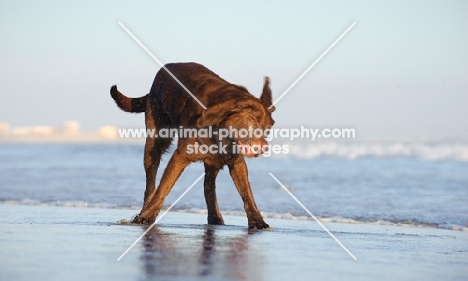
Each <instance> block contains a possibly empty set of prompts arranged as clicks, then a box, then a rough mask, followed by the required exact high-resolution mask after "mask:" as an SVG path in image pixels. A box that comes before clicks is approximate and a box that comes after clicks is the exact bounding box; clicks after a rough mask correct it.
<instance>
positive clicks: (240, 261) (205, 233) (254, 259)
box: [141, 225, 261, 280]
mask: <svg viewBox="0 0 468 281" xmlns="http://www.w3.org/2000/svg"><path fill="white" fill-rule="evenodd" d="M163 229H164V230H163ZM217 232H218V233H217ZM236 232H237V231H236ZM229 233H232V232H229V231H226V230H225V229H219V227H216V226H211V225H206V226H204V227H203V228H198V229H183V228H182V229H181V228H177V229H174V231H171V230H170V228H166V227H158V226H155V227H153V228H152V229H151V230H150V231H149V232H148V233H147V234H146V235H145V237H144V239H143V243H144V251H143V252H142V257H141V258H142V260H143V262H144V267H145V272H146V275H147V277H159V278H161V277H167V278H171V277H196V276H198V277H219V278H221V277H224V278H226V277H227V278H230V279H238V280H244V279H261V278H260V277H261V276H260V274H261V268H260V267H259V265H260V264H261V261H260V260H259V259H261V256H260V255H259V254H258V253H257V252H256V251H253V250H252V249H251V250H249V243H248V242H249V241H248V240H249V236H250V235H251V234H249V233H247V232H243V233H242V234H237V235H232V234H231V235H230V234H229Z"/></svg>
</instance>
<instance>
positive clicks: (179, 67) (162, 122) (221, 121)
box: [111, 63, 274, 229]
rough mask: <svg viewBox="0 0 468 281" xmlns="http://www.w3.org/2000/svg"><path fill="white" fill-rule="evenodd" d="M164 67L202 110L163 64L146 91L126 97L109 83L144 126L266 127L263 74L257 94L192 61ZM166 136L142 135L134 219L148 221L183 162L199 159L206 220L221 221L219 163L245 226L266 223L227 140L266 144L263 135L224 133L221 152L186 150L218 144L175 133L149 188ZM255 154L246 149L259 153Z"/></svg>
mask: <svg viewBox="0 0 468 281" xmlns="http://www.w3.org/2000/svg"><path fill="white" fill-rule="evenodd" d="M166 68H167V69H168V70H169V71H170V72H171V73H173V74H174V76H175V77H177V78H178V79H179V81H181V83H182V84H184V85H185V87H187V88H188V89H189V90H190V92H191V93H193V95H194V96H196V97H197V98H198V99H199V100H200V101H201V102H202V103H203V104H204V105H205V106H206V107H207V109H206V110H204V109H203V108H202V107H201V106H200V105H199V104H198V103H197V102H196V101H195V100H194V99H193V98H192V97H191V96H190V95H189V94H188V93H187V92H186V91H185V90H184V89H183V88H182V87H181V86H180V85H179V84H178V83H177V82H176V81H175V80H174V79H173V78H172V77H171V76H170V75H169V74H168V73H167V72H166V70H164V69H161V70H159V71H158V73H157V74H156V78H155V79H154V82H153V85H152V87H151V90H150V93H149V94H147V95H146V96H143V97H140V98H128V97H126V96H124V95H123V94H122V93H120V92H119V91H118V90H117V86H113V87H112V88H111V96H112V98H113V99H114V100H115V101H116V103H117V105H118V106H119V107H120V108H121V109H122V110H124V111H127V112H145V123H146V128H147V129H155V130H156V132H158V130H160V129H162V128H179V126H183V127H184V128H197V129H199V128H204V127H207V126H212V127H213V131H216V130H217V129H219V128H228V127H229V126H232V127H233V128H237V129H240V128H248V127H249V126H252V127H254V128H261V129H269V128H270V127H271V126H272V125H273V123H274V121H273V119H272V118H271V113H272V112H273V110H274V107H273V108H272V109H270V110H269V109H268V107H269V106H270V105H271V104H272V96H271V90H270V88H269V79H268V78H265V85H264V88H263V93H262V95H261V97H260V98H256V97H254V96H253V95H251V94H250V93H249V92H248V91H247V90H246V89H245V88H244V87H241V86H237V85H233V84H231V83H228V82H226V81H225V80H223V79H222V78H221V77H219V76H218V75H216V74H215V73H214V72H212V71H211V70H209V69H207V68H206V67H204V66H202V65H200V64H196V63H175V64H167V65H166ZM171 142H172V139H171V138H147V140H146V145H145V153H144V166H145V172H146V191H145V196H144V204H143V208H142V210H141V212H140V214H139V215H138V216H137V217H135V218H134V219H133V222H134V223H141V224H151V223H153V222H154V221H155V219H156V217H157V216H158V214H159V211H160V210H161V208H162V206H163V203H164V199H165V198H166V196H167V195H168V194H169V192H170V190H171V189H172V187H173V186H174V184H175V182H176V181H177V179H178V178H179V176H180V174H181V173H182V172H183V170H184V169H185V167H186V166H187V165H189V164H190V163H192V162H197V161H200V162H203V163H204V165H205V173H206V174H205V182H204V188H205V189H204V190H205V200H206V205H207V209H208V223H209V224H224V220H223V217H222V216H221V213H220V212H219V208H218V203H217V199H216V185H215V180H216V176H217V175H218V172H219V170H220V169H222V168H223V167H224V166H225V165H227V166H228V167H229V172H230V175H231V177H232V179H233V181H234V184H235V186H236V188H237V190H238V192H239V194H240V196H241V198H242V200H243V201H244V208H245V211H246V213H247V218H248V224H249V228H256V229H264V228H268V227H269V226H268V224H266V223H265V221H264V220H263V218H262V216H261V214H260V212H259V210H258V209H257V206H256V204H255V201H254V197H253V194H252V190H251V188H250V183H249V180H248V172H247V166H246V163H245V161H244V156H245V155H242V154H237V153H235V152H234V151H232V149H230V148H232V143H239V142H242V143H246V144H248V145H266V141H265V140H264V139H263V138H244V139H239V138H228V139H224V140H223V144H228V145H227V148H228V151H229V153H227V154H189V153H187V145H190V144H194V143H195V142H198V143H199V144H206V145H212V144H215V145H216V144H219V140H218V139H217V137H216V136H215V137H213V138H200V137H191V138H182V137H179V141H178V144H177V149H176V150H175V152H174V154H173V155H172V157H171V159H170V161H169V163H168V165H167V167H166V169H165V170H164V173H163V176H162V178H161V182H160V184H159V186H158V188H157V189H156V188H155V179H156V172H157V169H158V167H159V163H160V161H161V156H162V154H163V153H165V152H166V150H167V149H168V147H169V146H170V144H171ZM259 155H260V154H257V155H247V156H249V157H251V156H255V157H256V156H259Z"/></svg>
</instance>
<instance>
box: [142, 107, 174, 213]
mask: <svg viewBox="0 0 468 281" xmlns="http://www.w3.org/2000/svg"><path fill="white" fill-rule="evenodd" d="M160 112H161V111H160V110H159V106H158V104H157V103H155V104H151V100H150V99H148V100H147V106H146V111H145V123H146V130H147V138H146V144H145V154H144V166H145V173H146V189H145V197H144V202H143V208H142V210H145V209H147V208H148V207H149V205H148V204H149V202H151V199H152V198H153V196H154V195H155V193H156V188H155V187H156V174H157V171H158V168H159V163H160V162H161V158H162V155H163V154H164V153H165V152H166V151H167V149H168V148H169V146H170V145H171V142H172V138H160V137H158V136H159V131H160V129H162V128H165V127H168V126H167V124H168V123H169V119H168V118H167V117H166V116H163V115H162V114H161V113H160Z"/></svg>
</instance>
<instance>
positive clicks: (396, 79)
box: [0, 1, 468, 139]
mask: <svg viewBox="0 0 468 281" xmlns="http://www.w3.org/2000/svg"><path fill="white" fill-rule="evenodd" d="M95 2H96V3H95ZM119 20H120V21H122V22H123V23H124V24H125V25H126V26H127V27H128V28H129V29H130V30H131V31H133V32H134V34H135V35H136V36H137V37H138V38H139V39H140V40H141V41H142V42H143V43H144V44H145V45H146V46H147V47H148V48H149V49H150V50H151V51H152V52H153V53H154V54H155V55H156V57H158V58H159V59H160V60H161V61H162V62H164V63H168V62H181V61H194V62H198V63H201V64H204V65H205V66H207V67H208V68H210V69H212V70H213V71H215V72H216V73H218V74H219V75H220V76H221V77H223V78H225V79H226V80H228V81H230V82H232V83H235V84H240V85H244V86H246V87H247V88H248V89H249V91H250V92H251V93H252V94H254V95H256V96H258V95H259V94H260V91H261V87H262V81H263V76H266V75H267V76H269V77H270V78H271V80H272V90H273V95H274V97H275V98H276V97H278V96H280V95H281V93H283V91H284V90H286V89H287V88H288V87H289V86H290V85H291V84H292V82H293V81H294V80H295V79H296V78H297V77H298V76H299V75H300V74H301V73H302V72H303V71H304V70H305V69H307V67H308V66H309V65H310V64H312V63H313V62H314V61H315V59H316V58H317V57H319V56H320V54H321V53H322V52H323V51H324V50H325V49H326V48H328V46H329V45H330V44H331V43H332V42H333V41H334V40H335V39H336V38H337V37H338V36H339V35H340V34H341V33H342V32H343V31H344V30H346V28H347V27H348V26H349V25H351V23H352V22H354V21H356V22H357V24H356V26H355V27H354V28H353V29H352V30H351V31H350V32H349V33H348V35H346V37H344V38H343V40H341V41H340V42H339V43H338V44H337V45H336V46H335V48H333V49H332V50H331V51H330V52H329V53H328V54H327V55H326V56H325V57H324V58H323V59H322V60H321V61H320V62H319V63H318V64H317V65H316V66H315V67H314V68H313V69H312V70H311V71H310V72H309V73H308V74H307V75H306V76H305V77H304V78H303V79H302V80H301V81H300V82H299V83H298V84H297V85H296V86H295V87H294V88H293V89H292V90H291V91H290V92H289V93H288V95H287V96H285V97H284V98H283V99H282V100H281V101H280V102H279V103H278V104H277V106H276V108H277V111H276V112H275V113H274V118H275V119H276V120H277V124H278V126H281V125H283V126H284V125H306V126H309V127H330V128H334V127H340V128H341V127H353V128H355V129H356V130H357V133H358V136H359V137H360V138H365V139H395V138H421V137H426V138H430V139H447V138H459V137H465V138H466V137H468V123H467V121H466V120H468V79H467V77H468V54H467V51H466V50H468V2H465V1H357V2H355V1H326V2H325V1H323V2H318V1H294V2H289V3H287V2H286V1H260V2H256V3H249V2H247V1H245V2H242V1H229V2H228V1H174V2H167V1H147V2H141V1H138V2H135V1H126V2H116V1H109V2H101V1H88V2H85V1H80V2H66V3H63V2H62V1H56V2H55V1H44V2H42V3H39V1H37V2H33V1H30V2H26V1H1V4H0V34H1V40H2V42H1V44H0V61H1V63H0V77H1V83H0V122H8V123H10V124H12V125H13V126H25V125H60V124H61V123H62V122H63V121H66V120H77V121H79V122H80V123H81V124H82V126H83V129H85V130H94V129H97V128H98V127H99V126H103V125H115V126H122V127H132V126H137V127H142V126H143V115H142V114H140V115H135V114H128V113H124V112H122V111H120V110H118V109H117V107H116V106H115V104H114V103H113V101H112V100H111V98H110V96H109V94H108V92H109V88H110V86H111V85H113V84H117V85H118V86H119V89H121V91H122V92H123V93H125V94H127V95H129V96H141V95H143V94H146V93H147V92H148V91H149V89H150V87H151V83H152V81H153V78H154V75H155V74H156V72H157V71H158V70H159V68H160V67H159V65H158V64H157V63H156V62H155V61H153V60H152V58H151V57H150V56H149V55H148V54H146V53H145V52H144V50H143V49H142V48H141V47H140V46H138V45H137V44H136V43H135V42H134V41H133V39H132V38H131V37H130V36H129V35H128V34H127V33H125V31H124V30H123V29H122V28H121V27H120V26H119V25H118V23H117V22H118V21H119Z"/></svg>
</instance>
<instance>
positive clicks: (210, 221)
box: [208, 216, 224, 225]
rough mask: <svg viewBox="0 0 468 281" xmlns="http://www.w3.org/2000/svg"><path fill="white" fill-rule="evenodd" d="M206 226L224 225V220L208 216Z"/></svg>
mask: <svg viewBox="0 0 468 281" xmlns="http://www.w3.org/2000/svg"><path fill="white" fill-rule="evenodd" d="M208 224H212V225H224V220H223V218H222V217H216V216H208Z"/></svg>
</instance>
